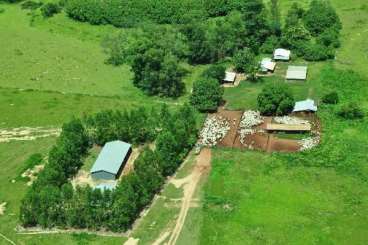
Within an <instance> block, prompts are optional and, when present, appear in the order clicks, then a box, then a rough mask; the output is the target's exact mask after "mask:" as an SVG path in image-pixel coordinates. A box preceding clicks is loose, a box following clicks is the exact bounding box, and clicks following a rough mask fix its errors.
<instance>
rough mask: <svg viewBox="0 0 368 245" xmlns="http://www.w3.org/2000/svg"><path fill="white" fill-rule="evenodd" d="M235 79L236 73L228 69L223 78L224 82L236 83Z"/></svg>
mask: <svg viewBox="0 0 368 245" xmlns="http://www.w3.org/2000/svg"><path fill="white" fill-rule="evenodd" d="M235 79H236V73H235V72H229V71H227V72H226V73H225V78H224V79H223V80H222V82H223V83H234V82H235Z"/></svg>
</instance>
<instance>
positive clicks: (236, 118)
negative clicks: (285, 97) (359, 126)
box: [217, 108, 321, 152]
mask: <svg viewBox="0 0 368 245" xmlns="http://www.w3.org/2000/svg"><path fill="white" fill-rule="evenodd" d="M217 115H219V116H222V117H225V118H226V119H227V120H228V122H229V123H230V127H231V128H230V130H229V132H228V133H227V135H226V136H225V137H224V139H223V140H222V141H220V142H219V143H218V146H219V147H231V148H240V149H255V150H261V151H266V152H296V151H299V150H300V147H301V146H300V144H299V140H294V139H281V138H278V137H276V136H275V135H274V134H272V133H268V132H267V131H266V130H265V129H266V125H267V124H268V123H271V121H272V117H265V118H264V122H263V123H262V124H261V125H259V126H258V127H256V129H257V130H258V131H261V132H257V133H254V134H251V135H248V136H247V137H246V139H245V142H244V143H245V144H244V145H243V144H242V143H241V142H240V134H239V124H240V120H241V117H242V115H243V112H242V111H228V110H225V109H223V108H220V109H219V111H218V113H217ZM295 116H298V117H300V118H303V119H306V120H309V121H310V122H312V125H313V127H312V132H313V133H315V134H316V133H317V134H319V133H320V131H321V125H320V121H319V120H318V118H317V117H316V116H315V115H314V114H298V115H295Z"/></svg>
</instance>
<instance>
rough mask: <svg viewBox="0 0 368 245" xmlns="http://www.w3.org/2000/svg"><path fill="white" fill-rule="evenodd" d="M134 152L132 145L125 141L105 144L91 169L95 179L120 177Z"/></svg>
mask: <svg viewBox="0 0 368 245" xmlns="http://www.w3.org/2000/svg"><path fill="white" fill-rule="evenodd" d="M131 152H132V146H131V145H130V144H128V143H125V142H123V141H112V142H108V143H106V144H105V146H104V147H103V148H102V151H101V153H100V154H99V156H98V157H97V160H96V162H95V163H94V165H93V167H92V169H91V176H92V178H93V179H97V180H98V179H102V180H115V179H117V178H118V177H119V175H120V173H121V171H122V170H123V168H124V166H125V163H126V162H127V161H128V159H129V156H130V154H131Z"/></svg>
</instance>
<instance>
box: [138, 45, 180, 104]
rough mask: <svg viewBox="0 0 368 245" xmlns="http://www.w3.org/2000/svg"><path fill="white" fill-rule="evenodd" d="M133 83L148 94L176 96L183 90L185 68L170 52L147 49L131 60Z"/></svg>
mask: <svg viewBox="0 0 368 245" xmlns="http://www.w3.org/2000/svg"><path fill="white" fill-rule="evenodd" d="M132 71H133V72H134V78H133V83H134V85H135V86H137V87H138V88H140V89H142V90H143V91H144V92H146V93H147V94H149V95H160V96H168V97H178V96H179V95H181V94H182V92H183V91H184V83H183V82H182V78H183V76H184V74H185V70H184V69H183V68H182V67H180V66H179V65H178V60H177V58H176V57H175V56H173V55H172V54H165V52H164V51H162V50H159V49H149V50H148V51H147V52H145V53H143V54H137V56H136V57H135V58H134V60H133V64H132Z"/></svg>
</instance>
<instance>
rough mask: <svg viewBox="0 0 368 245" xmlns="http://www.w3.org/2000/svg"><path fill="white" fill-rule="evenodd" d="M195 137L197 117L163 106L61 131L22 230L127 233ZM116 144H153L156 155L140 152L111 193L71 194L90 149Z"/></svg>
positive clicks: (27, 203)
mask: <svg viewBox="0 0 368 245" xmlns="http://www.w3.org/2000/svg"><path fill="white" fill-rule="evenodd" d="M153 116H154V117H153ZM133 118H134V119H133ZM153 118H154V119H153ZM140 121H143V122H142V123H141V124H138V125H132V126H129V125H131V124H134V123H139V122H140ZM134 131H135V134H138V135H139V136H138V137H137V136H135V135H134ZM104 132H106V135H105V134H104ZM196 136H197V127H196V115H195V111H194V109H193V108H192V107H190V106H183V107H182V108H180V109H179V110H177V111H175V112H170V111H169V110H168V108H167V107H166V106H163V107H162V109H161V110H160V111H154V110H152V111H146V110H144V109H142V108H141V109H138V110H135V111H132V112H129V113H128V112H123V113H121V112H117V111H114V112H113V111H108V112H101V113H98V114H96V115H93V116H90V117H87V118H85V120H83V121H81V120H73V121H71V122H70V123H67V124H65V125H64V126H63V131H62V133H61V136H60V138H59V139H58V141H57V144H56V145H55V146H54V147H53V149H52V150H51V151H50V153H49V162H48V164H46V166H45V169H44V170H43V171H42V172H41V173H40V175H39V177H38V179H37V180H36V181H35V182H34V183H33V185H32V186H31V188H30V189H29V191H28V192H27V194H26V196H25V198H24V199H23V201H22V205H21V210H20V220H21V222H22V224H23V225H24V226H26V227H27V226H36V225H41V226H42V227H55V226H57V227H65V228H69V227H73V228H89V229H94V230H100V229H106V230H111V231H115V232H120V231H125V230H127V229H128V228H129V227H130V226H131V224H132V223H133V222H134V220H135V219H136V218H137V217H138V215H139V213H140V212H141V211H142V210H143V208H145V207H146V206H147V205H148V204H149V203H150V202H151V200H152V198H153V196H154V195H155V194H156V193H157V192H158V191H159V190H160V188H161V186H162V183H163V181H164V179H165V177H166V176H169V175H171V174H173V173H174V172H175V170H176V169H177V168H178V166H179V165H180V163H181V162H182V161H183V159H184V157H185V156H186V155H187V153H188V151H189V150H190V149H191V148H192V147H193V145H194V144H195V142H196ZM116 139H120V140H128V141H130V140H131V141H132V142H136V143H143V142H150V141H153V140H155V144H156V147H155V150H154V151H152V150H150V149H149V148H145V149H144V150H143V152H142V153H141V154H140V156H139V157H138V159H137V160H136V161H135V164H134V171H132V172H131V173H130V174H129V175H127V176H125V177H124V178H123V179H122V181H121V182H120V183H119V184H118V186H117V188H116V189H115V190H113V191H108V190H105V191H103V192H101V191H100V190H98V189H92V188H90V187H83V188H82V187H77V188H76V189H74V188H73V187H72V185H71V184H70V183H69V180H70V178H72V177H73V176H74V175H75V174H76V173H77V171H78V169H79V168H80V167H81V166H82V164H83V159H84V156H85V155H86V153H87V151H88V149H89V147H90V146H91V145H92V144H93V143H98V144H103V143H105V142H106V141H109V140H116Z"/></svg>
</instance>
